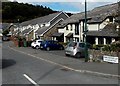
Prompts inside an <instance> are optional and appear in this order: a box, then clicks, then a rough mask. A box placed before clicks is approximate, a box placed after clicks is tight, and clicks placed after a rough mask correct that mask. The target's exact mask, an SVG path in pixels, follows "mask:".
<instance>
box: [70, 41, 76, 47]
mask: <svg viewBox="0 0 120 86" xmlns="http://www.w3.org/2000/svg"><path fill="white" fill-rule="evenodd" d="M76 45H77V43H76V42H70V43H69V44H68V46H69V47H74V46H76Z"/></svg>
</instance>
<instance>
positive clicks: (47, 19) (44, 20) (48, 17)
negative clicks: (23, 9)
mask: <svg viewBox="0 0 120 86" xmlns="http://www.w3.org/2000/svg"><path fill="white" fill-rule="evenodd" d="M58 14H60V12H56V13H52V14H49V15H46V16H43V17H39V18H35V19H32V20H29V21H25V22H22V23H21V24H20V25H21V26H26V25H29V24H32V25H33V24H37V23H38V24H39V23H48V22H50V21H51V20H52V19H53V18H54V17H56V16H57V15H58Z"/></svg>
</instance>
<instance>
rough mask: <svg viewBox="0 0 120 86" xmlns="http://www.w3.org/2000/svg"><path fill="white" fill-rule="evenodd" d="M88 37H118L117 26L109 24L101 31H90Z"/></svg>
mask: <svg viewBox="0 0 120 86" xmlns="http://www.w3.org/2000/svg"><path fill="white" fill-rule="evenodd" d="M87 36H102V37H103V36H105V37H118V32H117V31H116V25H115V24H108V25H106V26H105V27H104V28H103V29H102V30H100V31H88V32H87Z"/></svg>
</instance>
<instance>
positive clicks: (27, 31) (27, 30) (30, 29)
mask: <svg viewBox="0 0 120 86" xmlns="http://www.w3.org/2000/svg"><path fill="white" fill-rule="evenodd" d="M32 30H33V28H28V29H25V30H24V31H22V34H27V33H29V32H30V31H32Z"/></svg>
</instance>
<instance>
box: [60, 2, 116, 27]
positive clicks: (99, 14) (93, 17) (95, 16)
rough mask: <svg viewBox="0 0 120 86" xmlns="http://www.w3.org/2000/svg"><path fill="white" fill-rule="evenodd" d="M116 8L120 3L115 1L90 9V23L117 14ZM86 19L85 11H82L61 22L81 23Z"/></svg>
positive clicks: (88, 16) (88, 15)
mask: <svg viewBox="0 0 120 86" xmlns="http://www.w3.org/2000/svg"><path fill="white" fill-rule="evenodd" d="M116 8H118V4H117V3H114V4H109V5H105V6H100V7H96V8H94V9H93V10H90V11H88V12H87V19H88V23H96V22H102V21H103V20H104V19H105V18H107V17H108V16H116V15H117V9H116ZM84 19H85V13H84V12H81V13H77V14H74V15H72V16H70V17H69V18H68V19H66V20H65V21H63V22H61V24H63V25H64V24H69V23H76V22H77V23H79V21H81V20H84ZM61 27H62V25H61Z"/></svg>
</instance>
